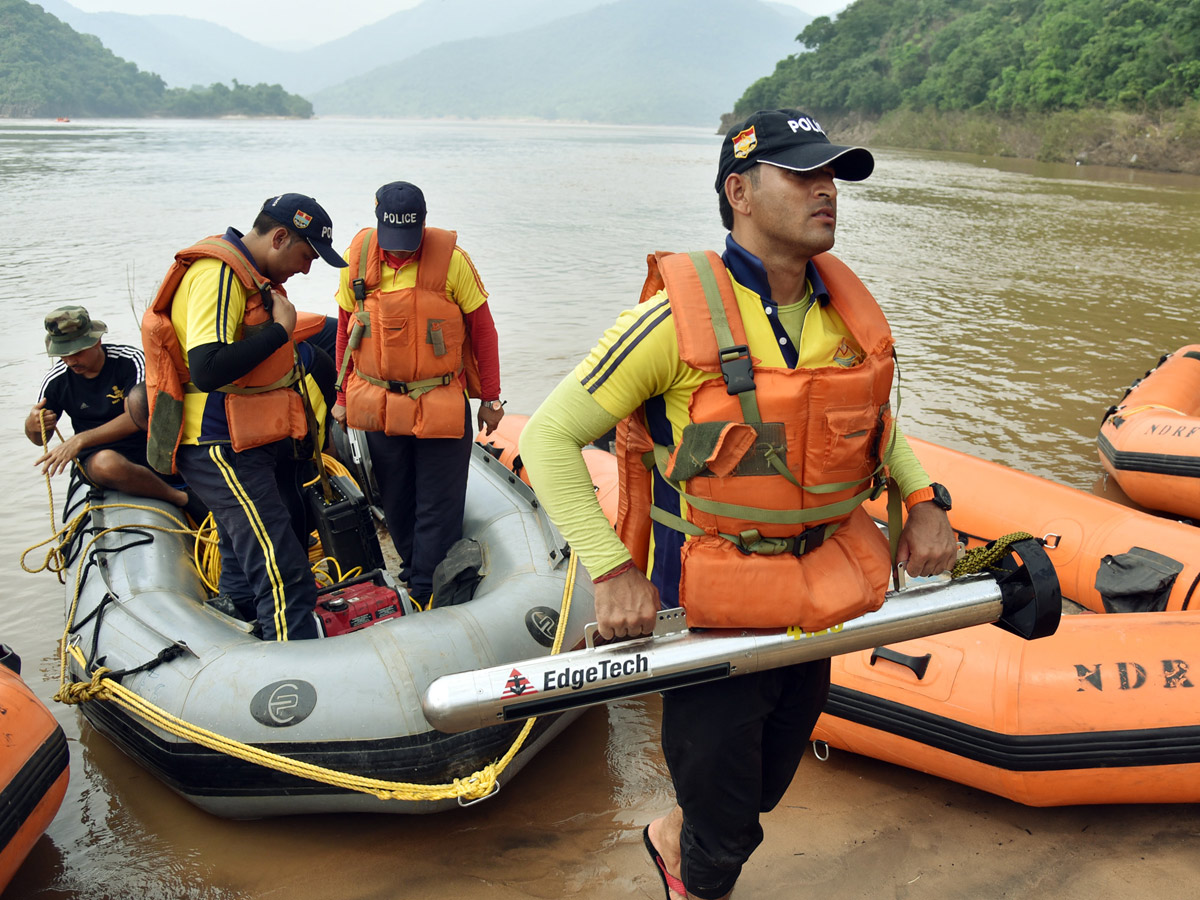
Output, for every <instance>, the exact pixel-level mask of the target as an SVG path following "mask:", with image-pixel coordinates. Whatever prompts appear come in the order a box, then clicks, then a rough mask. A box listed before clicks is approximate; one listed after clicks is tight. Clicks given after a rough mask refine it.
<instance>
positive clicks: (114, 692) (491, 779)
mask: <svg viewBox="0 0 1200 900" xmlns="http://www.w3.org/2000/svg"><path fill="white" fill-rule="evenodd" d="M577 570H578V558H577V557H576V555H575V554H574V553H571V554H570V561H569V563H568V565H567V574H566V580H565V583H564V585H563V596H562V603H561V605H560V609H559V619H558V628H557V629H556V631H555V634H554V644H553V646H552V647H551V648H550V654H551V655H556V654H558V653H560V652H561V651H562V643H563V637H564V635H565V634H566V623H567V618H568V617H569V615H570V611H571V598H572V595H573V593H574V589H575V580H576V572H577ZM73 612H74V606H73V607H72V613H73ZM63 646H64V648H66V649H65V650H64V652H63V654H62V658H63V661H64V666H65V660H66V657H67V655H68V654H69V655H70V656H71V658H72V659H74V660H75V662H76V664H77V665H79V666H80V668H81V669H83V670H85V671H86V668H87V661H86V659H85V658H84V655H83V651H82V650H80V649H79V647H78V646H76V645H71V646H70V647H67V645H66V639H65V636H64V643H63ZM164 652H165V651H164ZM160 655H161V654H160ZM130 671H133V670H130ZM114 674H116V673H113V672H112V671H111V670H110V669H107V668H105V667H103V666H101V667H98V668H96V669H95V670H93V671H92V673H91V675H90V680H88V681H78V682H73V683H71V684H65V683H64V684H63V685H62V687H61V688H60V690H59V692H58V693H57V694H55V696H54V699H55V700H58V701H60V702H62V703H83V702H87V701H91V700H104V701H109V702H112V703H116V704H117V705H118V706H121V707H122V708H124V709H125V710H127V711H128V712H130V713H132V714H133V715H135V716H138V717H139V718H141V719H142V720H144V721H145V722H148V723H149V724H151V725H153V726H155V727H156V728H159V729H161V730H162V731H165V732H167V733H168V734H173V735H175V736H176V737H179V738H182V739H184V740H187V741H190V742H192V743H195V744H198V745H199V746H202V747H207V748H208V749H210V750H216V751H218V752H220V753H224V754H226V755H228V756H232V757H235V758H237V759H241V760H244V761H245V762H249V763H254V764H255V765H260V766H264V767H266V768H270V769H274V770H276V771H278V772H284V773H286V774H290V775H295V776H297V777H299V778H305V779H308V780H310V781H319V782H321V783H322V784H328V785H331V786H333V787H339V788H345V789H347V790H352V791H359V792H361V793H365V794H371V795H373V796H375V797H378V798H379V799H380V800H410V801H433V800H448V799H458V800H459V802H460V803H461V802H462V801H464V800H465V801H475V800H482V799H484V798H485V797H488V796H489V795H491V794H493V793H494V792H495V791H497V790H498V789H499V777H500V775H501V774H502V773H503V772H504V770H505V769H507V768H508V766H509V764H510V763H511V762H512V761H513V759H514V758H515V757H516V755H517V753H518V752H519V751H520V749H521V747H522V746H523V745H524V744H525V741H526V739H527V738H528V737H529V734H530V732H531V731H532V729H533V726H534V724H535V723H536V722H537V718H532V719H528V720H526V722H525V724H524V726H523V727H522V728H521V731H520V733H519V734H518V735H517V737H516V739H515V740H514V741H513V743H512V745H511V746H510V747H509V748H508V751H507V752H506V753H505V754H504V755H503V756H501V757H500V758H499V759H497V760H496V761H495V762H494V763H491V764H490V765H487V766H485V767H484V768H482V769H480V770H479V771H477V772H473V773H472V774H470V775H467V776H465V777H463V778H455V779H454V780H453V781H452V782H448V783H444V784H415V783H410V782H399V781H385V780H382V779H378V778H366V777H364V776H361V775H352V774H350V773H347V772H338V771H336V770H334V769H328V768H325V767H324V766H315V765H312V764H311V763H305V762H300V761H298V760H294V759H291V758H289V757H287V756H282V755H280V754H278V753H271V752H269V751H267V750H263V749H261V748H259V747H255V746H254V745H252V744H245V743H242V742H241V741H235V740H233V739H231V738H227V737H224V736H223V735H220V734H217V733H216V732H213V731H209V730H208V729H206V728H201V727H199V726H197V725H194V724H192V723H190V722H186V721H184V720H183V719H180V718H178V717H176V716H173V715H171V714H170V713H168V712H166V711H165V710H162V709H160V708H159V707H157V706H155V705H154V704H153V703H150V702H148V701H147V700H145V699H144V698H142V697H140V696H139V695H137V694H135V693H134V692H133V691H131V690H129V689H128V688H126V687H124V686H123V685H121V684H120V683H119V682H118V681H117V680H116V679H115V678H113V677H112V676H113V675H114Z"/></svg>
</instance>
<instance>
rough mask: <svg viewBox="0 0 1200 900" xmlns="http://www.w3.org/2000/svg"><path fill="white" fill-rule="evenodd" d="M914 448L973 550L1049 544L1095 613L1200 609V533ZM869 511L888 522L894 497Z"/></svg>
mask: <svg viewBox="0 0 1200 900" xmlns="http://www.w3.org/2000/svg"><path fill="white" fill-rule="evenodd" d="M908 442H909V444H910V445H912V448H913V452H914V453H916V455H917V458H918V459H919V460H920V461H921V464H922V465H923V466H924V467H925V471H927V472H928V473H929V474H930V477H932V478H933V479H934V480H935V481H939V482H941V483H942V484H944V485H946V487H947V488H948V489H949V491H950V496H951V498H952V500H953V508H952V509H951V510H950V513H949V515H950V524H951V525H952V526H954V529H955V530H956V531H957V532H958V533H959V537H960V539H963V540H964V541H965V543H966V544H967V545H968V546H976V545H978V544H983V543H987V542H988V541H991V540H995V539H996V538H998V537H1001V536H1002V535H1005V534H1008V533H1010V532H1014V531H1027V532H1029V533H1030V534H1032V535H1033V536H1034V537H1037V538H1043V539H1044V540H1045V541H1046V553H1047V555H1049V557H1050V561H1051V562H1052V563H1054V569H1055V571H1056V572H1057V573H1058V580H1059V584H1060V585H1061V586H1062V593H1063V596H1064V597H1067V598H1069V599H1071V600H1073V601H1075V602H1076V603H1078V604H1080V605H1081V606H1084V607H1086V608H1088V609H1090V610H1092V611H1093V612H1099V613H1112V612H1166V611H1172V612H1183V611H1192V610H1200V597H1197V596H1196V593H1197V590H1198V589H1200V528H1196V527H1194V526H1191V525H1188V524H1186V523H1184V522H1178V521H1174V520H1172V519H1164V518H1162V517H1160V516H1155V515H1151V514H1150V513H1146V512H1142V511H1140V510H1136V509H1132V508H1130V507H1128V506H1122V505H1121V504H1119V503H1113V502H1112V501H1110V500H1105V499H1104V498H1102V497H1098V496H1096V495H1094V494H1090V493H1088V492H1086V491H1080V490H1076V489H1075V488H1070V487H1067V486H1065V485H1061V484H1057V483H1055V482H1053V481H1047V480H1046V479H1045V478H1038V477H1037V476H1036V475H1029V474H1027V473H1025V472H1018V471H1017V470H1015V469H1010V468H1008V467H1006V466H1001V465H998V464H996V463H992V462H988V461H986V460H982V459H979V458H978V457H974V456H970V455H968V454H966V453H960V452H958V451H957V450H950V449H947V448H945V447H939V446H938V445H937V444H931V443H928V442H927V441H922V440H920V439H918V438H914V437H908ZM867 509H868V510H869V511H870V513H871V515H873V516H874V517H875V518H876V519H878V520H879V521H886V520H887V509H886V495H885V496H884V497H880V498H879V499H878V500H875V501H873V502H871V503H868V504H867ZM1197 702H1200V697H1198V698H1197Z"/></svg>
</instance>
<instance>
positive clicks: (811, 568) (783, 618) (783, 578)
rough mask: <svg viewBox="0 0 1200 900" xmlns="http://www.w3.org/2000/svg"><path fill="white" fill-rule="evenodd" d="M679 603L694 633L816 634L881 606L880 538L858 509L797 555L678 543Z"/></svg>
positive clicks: (884, 567)
mask: <svg viewBox="0 0 1200 900" xmlns="http://www.w3.org/2000/svg"><path fill="white" fill-rule="evenodd" d="M680 558H681V563H682V575H681V577H680V581H679V601H680V603H681V604H682V606H683V607H684V609H685V610H686V611H687V621H688V625H689V626H691V627H694V628H789V627H791V626H799V627H801V628H803V629H804V630H805V631H821V630H823V629H825V628H830V627H832V626H834V625H838V624H840V623H842V622H845V621H847V620H849V619H853V618H856V617H857V616H861V615H863V614H864V613H868V612H871V611H872V610H876V609H878V608H879V607H880V606H881V605H882V604H883V598H884V594H885V592H886V591H887V584H888V577H889V575H890V554H889V550H888V544H887V540H886V539H885V538H884V537H883V535H882V534H880V532H879V529H878V528H877V527H876V526H875V524H874V523H873V522H872V521H871V518H870V516H868V515H867V514H866V513H865V512H864V511H863V510H862V509H861V508H859V509H857V510H855V511H854V512H853V513H852V514H851V515H850V517H849V518H848V519H847V520H846V522H844V523H843V524H842V525H841V527H839V528H838V530H837V531H836V532H834V534H833V535H832V536H830V537H829V538H827V539H826V540H825V541H824V542H823V543H822V544H821V545H820V546H819V547H817V548H816V549H815V550H812V551H811V552H809V553H806V554H804V555H803V556H795V555H793V554H791V553H780V554H778V555H775V556H765V555H762V554H748V553H744V552H742V551H741V550H739V549H738V548H737V547H736V546H735V545H734V544H732V543H730V542H729V541H727V540H725V539H724V538H720V537H715V536H705V537H699V538H693V539H691V540H688V541H686V542H685V543H684V546H683V550H682V553H681V557H680Z"/></svg>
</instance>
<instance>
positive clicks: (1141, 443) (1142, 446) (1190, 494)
mask: <svg viewBox="0 0 1200 900" xmlns="http://www.w3.org/2000/svg"><path fill="white" fill-rule="evenodd" d="M1096 443H1097V445H1098V447H1099V451H1100V462H1101V463H1103V465H1104V468H1105V469H1106V470H1107V471H1108V474H1109V475H1111V476H1112V477H1113V478H1114V479H1115V480H1116V482H1117V484H1119V485H1120V486H1121V490H1123V491H1124V492H1125V493H1126V494H1128V495H1129V497H1130V498H1131V499H1132V500H1133V501H1134V502H1135V503H1139V504H1141V505H1142V506H1145V507H1147V508H1148V509H1157V510H1161V511H1162V512H1167V513H1175V514H1176V515H1180V516H1186V517H1188V518H1192V519H1200V344H1191V345H1189V346H1187V347H1181V348H1179V349H1178V350H1176V351H1175V352H1174V353H1170V354H1168V355H1166V356H1164V357H1163V358H1162V359H1160V360H1159V361H1158V365H1157V366H1155V367H1154V368H1153V369H1151V370H1150V371H1149V372H1147V373H1146V374H1145V375H1144V376H1143V377H1142V378H1139V379H1138V380H1137V381H1135V382H1134V383H1133V384H1132V385H1130V387H1129V389H1128V390H1127V391H1126V392H1125V396H1124V398H1122V400H1121V402H1120V403H1119V404H1118V405H1116V406H1114V407H1112V408H1111V409H1109V411H1108V412H1107V413H1106V414H1105V416H1104V421H1103V422H1102V423H1101V425H1100V436H1099V437H1098V438H1097V440H1096Z"/></svg>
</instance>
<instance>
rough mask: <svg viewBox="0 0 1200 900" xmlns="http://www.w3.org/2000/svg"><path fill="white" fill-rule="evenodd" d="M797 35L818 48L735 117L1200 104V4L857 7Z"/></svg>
mask: <svg viewBox="0 0 1200 900" xmlns="http://www.w3.org/2000/svg"><path fill="white" fill-rule="evenodd" d="M798 40H799V42H800V44H802V45H803V46H804V47H805V48H808V49H809V50H810V51H811V52H800V51H801V47H799V46H798V47H797V51H798V52H797V53H796V54H795V55H793V56H790V57H788V58H786V59H784V60H783V61H781V62H780V63H779V64H778V65H777V66H776V69H775V72H774V74H772V75H769V76H767V77H766V78H762V79H760V80H759V81H757V82H755V83H754V84H753V85H751V87H750V88H749V89H747V91H746V92H745V94H744V95H743V96H742V98H741V99H740V100H739V101H738V102H737V105H736V107H735V110H734V112H735V114H736V115H743V114H748V113H750V112H753V111H754V110H756V109H764V108H775V107H781V106H799V107H801V108H803V109H805V110H810V111H813V112H815V113H822V114H839V113H861V114H867V115H878V114H883V113H888V112H890V111H893V110H902V109H906V110H915V111H921V110H925V111H934V112H952V111H966V110H976V111H984V112H990V113H997V114H1041V113H1052V112H1056V111H1062V110H1083V109H1097V108H1100V109H1108V110H1126V111H1130V112H1146V111H1153V110H1164V109H1172V108H1180V107H1184V106H1186V105H1189V104H1190V103H1191V102H1192V101H1195V100H1198V99H1200V2H1197V0H857V2H855V3H853V4H852V5H851V6H849V7H848V8H847V9H845V10H844V11H843V12H842V13H841V15H839V16H838V17H837V20H836V21H831V20H830V19H829V18H828V17H827V16H822V17H820V18H817V19H815V20H814V21H813V22H812V23H810V24H809V25H808V27H806V28H805V29H804V31H803V32H801V34H800V36H799V38H798Z"/></svg>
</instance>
